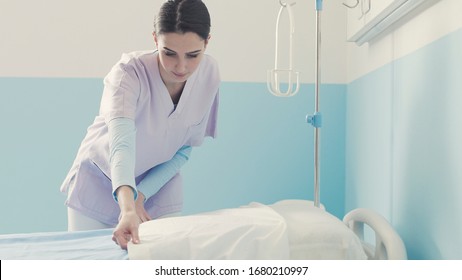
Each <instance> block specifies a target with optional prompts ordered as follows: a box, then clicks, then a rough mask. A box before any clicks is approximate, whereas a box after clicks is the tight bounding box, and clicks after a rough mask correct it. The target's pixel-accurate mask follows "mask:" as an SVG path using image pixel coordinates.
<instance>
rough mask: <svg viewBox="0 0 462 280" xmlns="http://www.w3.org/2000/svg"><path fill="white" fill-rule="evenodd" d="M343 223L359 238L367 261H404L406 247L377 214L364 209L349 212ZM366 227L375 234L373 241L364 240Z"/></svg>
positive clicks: (387, 223)
mask: <svg viewBox="0 0 462 280" xmlns="http://www.w3.org/2000/svg"><path fill="white" fill-rule="evenodd" d="M343 222H344V223H345V224H346V225H347V226H348V227H349V228H350V229H351V230H352V231H353V232H354V233H355V234H356V235H357V236H358V237H359V239H360V240H361V243H362V244H363V248H364V251H365V253H366V255H367V257H368V259H369V260H405V259H407V253H406V247H405V246H404V243H403V241H402V239H401V237H400V236H399V235H398V233H397V232H396V231H395V230H394V229H393V227H392V226H391V225H390V224H389V222H388V221H387V220H386V219H385V218H384V217H382V216H381V215H379V214H378V213H376V212H374V211H372V210H370V209H365V208H358V209H354V210H352V211H350V212H349V213H347V214H346V215H345V217H344V218H343ZM365 226H368V227H369V228H370V229H372V231H373V232H374V233H375V245H373V243H374V241H372V243H371V242H369V241H366V239H365V231H366V230H367V227H365Z"/></svg>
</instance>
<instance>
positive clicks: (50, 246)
mask: <svg viewBox="0 0 462 280" xmlns="http://www.w3.org/2000/svg"><path fill="white" fill-rule="evenodd" d="M111 238H112V229H104V230H90V231H80V232H47V233H28V234H6V235H0V259H2V260H85V259H87V260H126V259H128V254H127V251H126V250H122V249H121V248H120V247H119V246H118V245H116V244H115V243H114V241H112V239H111Z"/></svg>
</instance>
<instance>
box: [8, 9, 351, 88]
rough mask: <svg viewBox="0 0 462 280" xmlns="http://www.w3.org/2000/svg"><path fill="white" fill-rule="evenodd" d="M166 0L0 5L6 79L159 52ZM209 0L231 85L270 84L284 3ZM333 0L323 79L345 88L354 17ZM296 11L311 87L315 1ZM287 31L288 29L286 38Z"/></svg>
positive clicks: (82, 70)
mask: <svg viewBox="0 0 462 280" xmlns="http://www.w3.org/2000/svg"><path fill="white" fill-rule="evenodd" d="M162 2H163V1H162V0H136V1H113V0H98V1H90V0H82V1H62V0H37V1H31V0H29V1H27V0H18V1H9V0H0V38H1V40H2V43H1V45H0V50H1V51H0V61H1V66H0V77H103V76H104V75H105V74H106V73H107V72H108V70H109V69H110V67H111V66H112V65H113V64H114V63H115V62H116V61H117V60H118V59H119V57H120V54H121V53H122V52H127V51H131V50H140V49H151V48H153V42H152V37H151V32H152V21H153V16H154V14H155V12H156V11H157V10H158V8H159V6H160V4H161V3H162ZM204 2H205V3H206V4H207V6H208V7H209V10H210V13H211V15H212V25H213V26H212V41H211V44H210V47H209V53H211V54H212V55H214V56H215V57H217V58H218V59H219V62H220V65H221V72H222V77H223V80H225V81H243V82H264V81H266V71H267V70H268V69H271V68H273V67H274V65H273V63H274V35H275V23H276V16H277V13H278V11H279V7H280V6H279V2H278V0H271V1H268V0H251V1H249V0H233V1H223V0H206V1H204ZM325 2H326V3H325V5H324V6H325V9H324V12H323V25H322V31H323V54H322V55H323V68H324V69H323V75H322V77H323V81H324V82H326V83H344V82H345V81H346V71H345V69H346V58H345V50H346V43H345V42H344V40H343V38H344V37H345V36H344V34H345V25H344V24H343V22H344V21H345V19H346V13H345V9H344V7H343V6H342V5H340V3H341V2H342V1H341V0H335V1H325ZM293 9H294V14H295V21H296V34H295V41H296V42H295V50H294V53H295V59H296V62H295V64H294V68H295V69H296V70H298V71H301V72H302V74H301V78H302V81H303V82H305V83H312V82H313V79H314V66H313V65H314V32H315V28H314V24H315V21H314V13H315V8H314V1H308V0H305V1H297V4H296V5H295V6H294V7H293ZM283 23H284V24H286V23H287V22H286V18H284V21H283ZM287 32H288V28H287V27H286V26H284V28H281V37H282V39H287V37H285V36H284V35H286V34H287ZM281 48H282V46H281ZM286 55H287V50H285V49H282V50H281V56H286ZM243 70H245V71H243Z"/></svg>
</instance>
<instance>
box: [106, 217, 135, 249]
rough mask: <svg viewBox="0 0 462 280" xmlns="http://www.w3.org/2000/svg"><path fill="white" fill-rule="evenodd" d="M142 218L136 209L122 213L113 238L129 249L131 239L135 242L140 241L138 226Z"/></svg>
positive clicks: (122, 246)
mask: <svg viewBox="0 0 462 280" xmlns="http://www.w3.org/2000/svg"><path fill="white" fill-rule="evenodd" d="M139 225H140V218H139V217H138V215H137V214H136V212H135V211H133V212H127V213H124V214H121V216H120V220H119V224H117V226H116V228H115V229H114V232H113V234H112V240H113V241H114V242H115V243H116V244H118V245H119V246H120V247H121V248H122V249H127V244H128V242H129V241H130V240H131V241H132V242H133V243H134V244H138V243H139V242H140V238H139V235H138V227H139Z"/></svg>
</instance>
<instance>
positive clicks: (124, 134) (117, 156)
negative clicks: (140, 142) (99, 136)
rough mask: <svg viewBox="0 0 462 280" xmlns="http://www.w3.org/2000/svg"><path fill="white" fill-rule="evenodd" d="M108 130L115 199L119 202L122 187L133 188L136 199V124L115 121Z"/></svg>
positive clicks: (130, 121) (126, 121) (110, 123)
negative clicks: (118, 192)
mask: <svg viewBox="0 0 462 280" xmlns="http://www.w3.org/2000/svg"><path fill="white" fill-rule="evenodd" d="M108 130H109V148H110V162H111V180H112V189H113V195H114V199H115V200H116V201H118V195H117V190H118V188H120V187H121V186H129V187H131V188H132V194H134V197H135V199H136V196H137V189H136V186H135V178H134V168H135V135H136V128H135V123H134V121H133V120H131V119H128V118H117V119H113V120H111V121H109V123H108Z"/></svg>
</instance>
